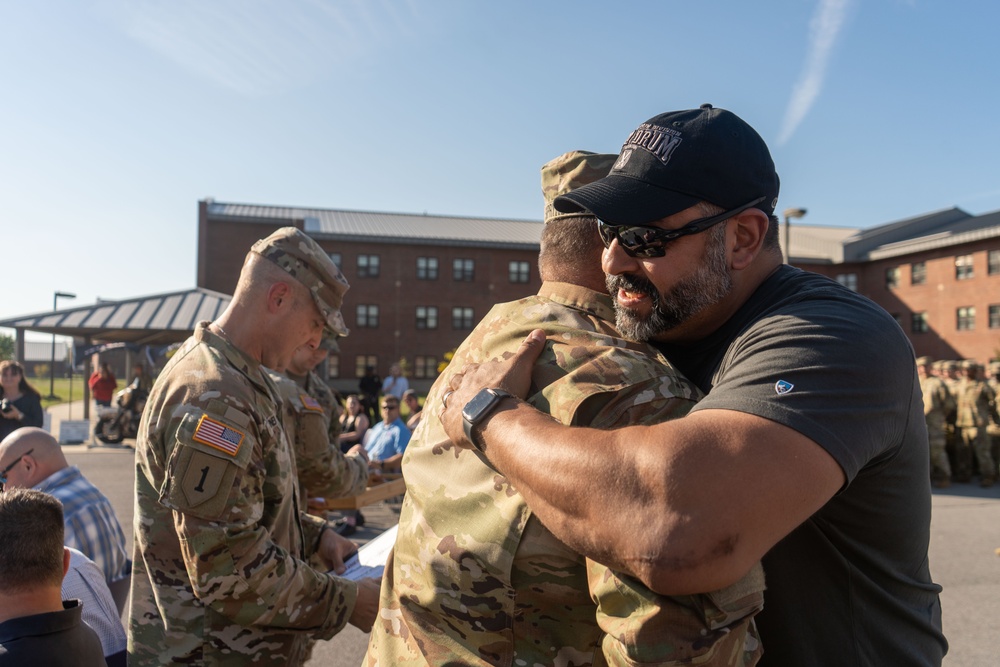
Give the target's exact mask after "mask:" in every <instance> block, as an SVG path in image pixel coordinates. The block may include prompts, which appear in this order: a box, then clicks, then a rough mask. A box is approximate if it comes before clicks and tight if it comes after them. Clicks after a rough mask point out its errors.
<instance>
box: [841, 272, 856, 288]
mask: <svg viewBox="0 0 1000 667" xmlns="http://www.w3.org/2000/svg"><path fill="white" fill-rule="evenodd" d="M837 282H838V283H840V284H841V285H843V286H844V287H846V288H847V289H849V290H851V291H852V292H857V291H858V274H856V273H840V274H838V275H837Z"/></svg>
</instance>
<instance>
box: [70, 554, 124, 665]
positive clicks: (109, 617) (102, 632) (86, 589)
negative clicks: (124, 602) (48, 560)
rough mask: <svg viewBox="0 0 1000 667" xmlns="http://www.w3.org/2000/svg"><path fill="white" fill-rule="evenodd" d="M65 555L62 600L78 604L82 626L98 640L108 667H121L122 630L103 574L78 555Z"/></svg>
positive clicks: (122, 655) (120, 620)
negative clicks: (77, 602)
mask: <svg viewBox="0 0 1000 667" xmlns="http://www.w3.org/2000/svg"><path fill="white" fill-rule="evenodd" d="M67 548H68V547H67ZM68 549H69V548H68ZM69 554H70V560H69V569H68V570H67V571H66V576H65V577H64V578H63V582H62V598H63V600H79V601H80V604H81V605H83V622H84V623H86V624H87V625H88V626H90V628H91V629H92V630H93V631H94V632H96V633H97V637H98V639H100V640H101V647H102V648H103V649H104V660H105V661H106V662H107V663H108V667H125V663H126V653H125V645H126V644H127V643H128V640H127V638H126V636H125V626H124V625H123V624H122V619H121V616H119V615H118V608H117V607H116V606H115V601H114V598H113V597H112V596H111V590H110V589H109V588H108V584H107V582H106V581H104V574H103V573H102V572H101V569H100V568H99V567H97V565H96V564H95V563H94V561H92V560H90V559H89V558H87V557H86V556H85V555H84V554H83V553H82V552H80V551H77V550H76V549H69Z"/></svg>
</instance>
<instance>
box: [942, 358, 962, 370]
mask: <svg viewBox="0 0 1000 667" xmlns="http://www.w3.org/2000/svg"><path fill="white" fill-rule="evenodd" d="M941 367H942V368H944V369H945V370H946V371H953V370H956V369H957V368H958V362H957V361H954V360H951V359H949V360H948V361H942V362H941Z"/></svg>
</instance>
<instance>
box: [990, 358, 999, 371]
mask: <svg viewBox="0 0 1000 667" xmlns="http://www.w3.org/2000/svg"><path fill="white" fill-rule="evenodd" d="M996 372H1000V361H991V362H990V373H996Z"/></svg>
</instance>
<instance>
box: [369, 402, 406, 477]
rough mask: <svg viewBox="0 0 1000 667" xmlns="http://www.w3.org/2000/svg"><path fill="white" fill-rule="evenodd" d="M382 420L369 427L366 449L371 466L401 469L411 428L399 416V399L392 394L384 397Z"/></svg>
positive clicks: (384, 468) (382, 468) (383, 468)
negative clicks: (400, 465) (400, 464)
mask: <svg viewBox="0 0 1000 667" xmlns="http://www.w3.org/2000/svg"><path fill="white" fill-rule="evenodd" d="M380 408H381V414H382V421H380V422H379V423H377V424H375V425H374V426H372V427H371V428H370V429H368V433H367V434H366V435H365V450H366V451H367V452H368V458H369V460H370V461H371V464H370V465H371V467H374V468H376V469H379V470H383V471H385V470H399V463H400V461H401V460H402V458H403V452H405V451H406V446H407V445H408V444H410V429H408V428H407V427H406V422H404V421H403V420H402V418H400V416H399V399H398V398H396V397H395V396H392V395H391V394H390V395H388V396H384V397H383V398H382V403H381V405H380Z"/></svg>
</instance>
